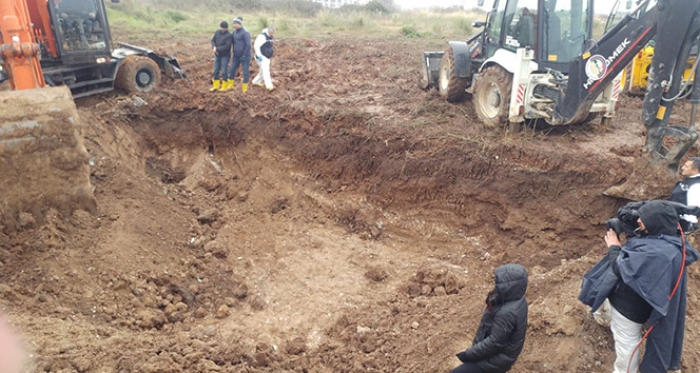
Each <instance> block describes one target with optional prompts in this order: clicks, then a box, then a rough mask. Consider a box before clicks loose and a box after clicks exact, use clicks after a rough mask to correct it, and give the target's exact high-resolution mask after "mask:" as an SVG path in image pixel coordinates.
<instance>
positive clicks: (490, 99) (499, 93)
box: [472, 65, 513, 127]
mask: <svg viewBox="0 0 700 373" xmlns="http://www.w3.org/2000/svg"><path fill="white" fill-rule="evenodd" d="M512 85H513V74H511V73H509V72H507V71H506V70H504V69H503V68H502V67H500V66H498V65H491V66H489V67H487V68H485V69H484V70H483V71H482V73H481V74H479V76H478V77H477V78H476V81H475V82H474V90H473V92H472V101H474V109H475V111H476V115H478V116H479V119H481V121H482V122H483V123H484V124H485V125H487V126H489V127H502V126H504V125H505V124H506V123H507V122H508V109H509V107H510V92H511V89H512Z"/></svg>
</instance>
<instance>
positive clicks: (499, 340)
mask: <svg viewBox="0 0 700 373" xmlns="http://www.w3.org/2000/svg"><path fill="white" fill-rule="evenodd" d="M494 277H495V282H496V285H495V287H494V288H493V290H491V291H490V292H489V294H488V296H487V297H486V310H485V311H484V314H483V316H482V318H481V324H480V325H479V329H478V330H477V332H476V337H475V338H474V343H473V345H472V346H471V347H469V348H468V349H467V350H466V351H464V352H460V353H459V354H457V358H459V360H460V361H461V362H462V365H460V366H458V367H457V368H455V369H453V370H452V372H451V373H504V372H507V371H508V370H509V369H510V368H511V366H513V364H514V363H515V361H516V360H517V358H518V356H519V355H520V352H521V351H522V350H523V346H524V345H525V333H526V331H527V308H528V306H527V300H525V291H526V290H527V271H526V270H525V268H524V267H523V266H521V265H519V264H506V265H503V266H500V267H498V268H496V270H495V271H494Z"/></svg>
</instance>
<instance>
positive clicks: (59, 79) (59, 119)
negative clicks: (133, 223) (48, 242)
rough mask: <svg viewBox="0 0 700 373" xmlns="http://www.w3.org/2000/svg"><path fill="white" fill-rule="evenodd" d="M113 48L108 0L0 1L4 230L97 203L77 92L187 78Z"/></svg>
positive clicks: (167, 60) (168, 64)
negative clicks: (7, 88) (79, 112)
mask: <svg viewBox="0 0 700 373" xmlns="http://www.w3.org/2000/svg"><path fill="white" fill-rule="evenodd" d="M112 2H114V3H118V2H119V1H118V0H112ZM118 46H119V48H117V49H113V48H112V42H111V32H110V28H109V22H108V20H107V11H106V7H105V2H104V0H0V231H7V230H16V229H20V228H22V227H23V226H26V225H27V224H35V223H41V220H43V218H44V217H45V215H46V212H47V211H48V210H50V209H57V210H58V211H59V212H61V213H62V215H63V216H64V217H66V216H70V214H71V213H73V212H74V211H75V210H77V209H83V210H89V211H94V210H95V208H96V203H95V198H94V196H93V191H92V187H91V185H90V166H89V154H88V152H87V150H86V149H85V146H84V144H83V138H82V135H81V130H82V126H81V122H80V117H79V116H78V112H77V109H76V106H75V103H74V101H73V98H78V97H84V96H88V95H94V94H99V93H102V92H108V91H112V90H114V89H116V88H119V89H121V90H123V91H127V92H130V93H139V92H149V91H152V90H154V89H156V88H157V86H158V84H159V82H160V80H161V76H162V75H165V76H166V77H169V78H186V74H185V72H184V71H183V70H182V69H181V68H180V65H179V64H178V62H177V60H176V59H174V58H172V57H170V56H161V55H159V54H157V53H155V52H153V51H152V50H149V49H146V48H142V47H137V46H133V45H129V44H123V43H120V44H118ZM8 80H9V86H10V89H11V90H10V91H7V92H6V91H3V87H4V86H7V82H6V81H8ZM3 82H5V83H3ZM71 96H72V97H71Z"/></svg>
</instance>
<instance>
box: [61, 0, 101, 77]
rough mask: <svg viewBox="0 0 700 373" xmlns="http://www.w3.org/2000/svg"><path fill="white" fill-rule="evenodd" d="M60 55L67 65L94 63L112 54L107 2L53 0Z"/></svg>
mask: <svg viewBox="0 0 700 373" xmlns="http://www.w3.org/2000/svg"><path fill="white" fill-rule="evenodd" d="M50 4H51V6H50V7H49V13H50V16H51V19H52V21H53V22H52V24H53V25H58V27H54V28H55V30H54V31H55V32H56V42H57V46H58V50H59V53H58V54H59V56H60V58H61V60H62V61H63V63H64V64H69V65H72V64H80V63H94V62H95V61H96V60H97V59H99V58H105V59H107V58H108V57H109V56H110V54H111V48H110V40H111V36H110V34H109V27H108V25H107V18H106V17H105V9H104V3H103V2H102V1H94V0H87V1H86V0H61V1H56V0H51V3H50Z"/></svg>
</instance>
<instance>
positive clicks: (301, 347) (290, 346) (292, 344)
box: [286, 337, 306, 355]
mask: <svg viewBox="0 0 700 373" xmlns="http://www.w3.org/2000/svg"><path fill="white" fill-rule="evenodd" d="M286 351H287V353H288V354H290V355H301V354H303V353H304V352H306V342H305V341H304V339H303V338H301V337H297V338H294V339H293V340H291V341H289V342H287V347H286Z"/></svg>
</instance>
